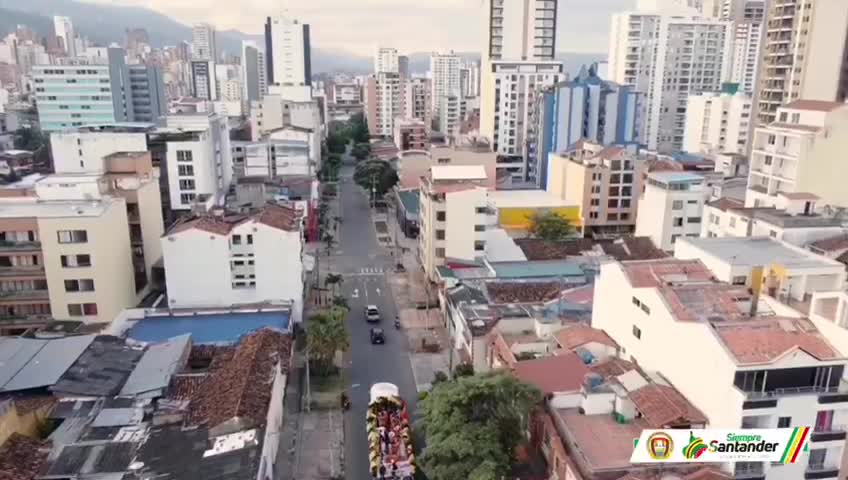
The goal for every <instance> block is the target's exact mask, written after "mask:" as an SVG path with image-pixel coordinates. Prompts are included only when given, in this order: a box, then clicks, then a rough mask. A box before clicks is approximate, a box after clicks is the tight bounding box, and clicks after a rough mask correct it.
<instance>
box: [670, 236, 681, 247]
mask: <svg viewBox="0 0 848 480" xmlns="http://www.w3.org/2000/svg"><path fill="white" fill-rule="evenodd" d="M678 238H680V235H672V236H671V244H672V245H674V242H676V241H677V239H678Z"/></svg>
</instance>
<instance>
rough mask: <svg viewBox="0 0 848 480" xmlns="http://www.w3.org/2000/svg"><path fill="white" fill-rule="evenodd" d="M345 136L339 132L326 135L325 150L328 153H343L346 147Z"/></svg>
mask: <svg viewBox="0 0 848 480" xmlns="http://www.w3.org/2000/svg"><path fill="white" fill-rule="evenodd" d="M347 141H348V140H347V137H345V136H344V135H341V134H339V133H331V134H329V135H327V150H328V151H329V152H330V153H344V151H345V148H347Z"/></svg>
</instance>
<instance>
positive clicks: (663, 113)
mask: <svg viewBox="0 0 848 480" xmlns="http://www.w3.org/2000/svg"><path fill="white" fill-rule="evenodd" d="M732 33H733V29H732V24H731V23H730V22H726V21H721V20H717V19H715V18H707V17H704V16H701V15H700V14H699V13H698V11H697V10H695V9H689V8H686V7H678V8H677V9H672V10H670V11H637V12H624V13H617V14H614V15H613V17H612V28H611V29H610V51H609V75H610V80H612V81H614V82H617V83H621V84H626V85H634V86H635V88H636V89H637V90H638V91H640V92H644V93H645V109H646V113H645V117H644V118H645V125H644V128H643V131H644V133H645V136H644V137H643V143H644V144H646V145H647V147H648V149H650V150H656V151H659V152H662V153H667V152H673V151H675V150H679V149H680V148H681V147H682V146H683V132H684V121H685V119H686V98H687V96H688V95H691V94H697V93H701V92H714V91H718V90H719V89H720V88H721V84H722V83H723V82H724V79H725V78H727V76H728V74H729V71H730V64H731V61H730V57H731V56H730V52H731V51H732V45H733V34H732Z"/></svg>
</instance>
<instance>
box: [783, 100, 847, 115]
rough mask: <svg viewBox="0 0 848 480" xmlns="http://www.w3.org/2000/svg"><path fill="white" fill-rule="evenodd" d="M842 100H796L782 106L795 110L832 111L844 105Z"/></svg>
mask: <svg viewBox="0 0 848 480" xmlns="http://www.w3.org/2000/svg"><path fill="white" fill-rule="evenodd" d="M844 106H845V104H844V103H842V102H828V101H825V100H795V101H793V102H789V103H787V104H786V105H784V106H783V107H782V108H791V109H794V110H814V111H817V112H830V111H833V110H836V109H837V108H839V107H844Z"/></svg>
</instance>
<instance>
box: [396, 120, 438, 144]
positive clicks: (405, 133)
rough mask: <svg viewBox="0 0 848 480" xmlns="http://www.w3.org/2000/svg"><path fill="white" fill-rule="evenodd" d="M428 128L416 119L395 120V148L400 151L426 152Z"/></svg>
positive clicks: (428, 140)
mask: <svg viewBox="0 0 848 480" xmlns="http://www.w3.org/2000/svg"><path fill="white" fill-rule="evenodd" d="M428 131H429V128H428V127H427V125H426V124H425V123H424V122H423V121H421V120H417V119H411V118H396V119H395V130H394V135H393V138H394V142H395V146H396V147H397V148H398V150H400V151H405V150H427V149H429V148H430V138H429V135H427V132H428Z"/></svg>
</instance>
